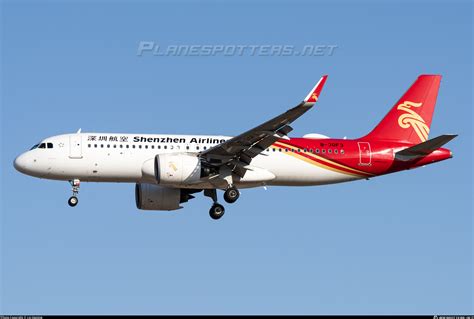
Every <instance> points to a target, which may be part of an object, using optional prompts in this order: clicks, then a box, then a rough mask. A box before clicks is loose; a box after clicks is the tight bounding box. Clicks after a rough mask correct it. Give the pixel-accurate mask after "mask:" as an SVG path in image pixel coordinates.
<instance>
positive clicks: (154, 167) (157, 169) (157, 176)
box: [142, 153, 201, 185]
mask: <svg viewBox="0 0 474 319" xmlns="http://www.w3.org/2000/svg"><path fill="white" fill-rule="evenodd" d="M142 175H143V177H144V178H145V179H146V180H148V181H150V182H151V183H153V182H154V183H157V184H163V185H173V184H192V183H196V182H198V181H199V180H200V178H201V161H200V159H199V158H198V157H197V156H193V155H187V154H179V153H177V154H159V155H156V156H155V158H152V159H149V160H148V161H146V162H145V163H143V166H142Z"/></svg>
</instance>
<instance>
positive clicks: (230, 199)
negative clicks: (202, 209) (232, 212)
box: [204, 186, 240, 219]
mask: <svg viewBox="0 0 474 319" xmlns="http://www.w3.org/2000/svg"><path fill="white" fill-rule="evenodd" d="M204 196H207V197H210V198H212V201H213V202H214V203H213V204H212V206H211V209H210V210H209V216H211V218H212V219H220V218H222V216H224V213H225V208H224V206H222V205H221V204H219V203H218V202H217V191H216V190H215V189H205V190H204ZM239 196H240V193H239V190H238V189H237V188H235V187H234V186H231V187H229V188H227V189H226V191H225V192H224V200H225V201H226V202H227V203H235V201H236V200H237V199H239Z"/></svg>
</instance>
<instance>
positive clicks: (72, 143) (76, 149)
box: [69, 134, 82, 158]
mask: <svg viewBox="0 0 474 319" xmlns="http://www.w3.org/2000/svg"><path fill="white" fill-rule="evenodd" d="M69 157H70V158H82V135H81V134H73V135H70V136H69Z"/></svg>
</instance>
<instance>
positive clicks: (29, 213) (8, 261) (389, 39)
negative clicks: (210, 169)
mask: <svg viewBox="0 0 474 319" xmlns="http://www.w3.org/2000/svg"><path fill="white" fill-rule="evenodd" d="M1 11H2V17H1V28H2V30H1V32H2V36H1V52H2V55H1V56H2V61H1V134H2V139H1V140H2V156H1V166H2V173H1V175H0V176H1V205H2V206H1V207H2V208H1V225H2V227H1V232H2V234H1V235H2V236H1V242H2V245H1V256H0V257H1V298H0V302H1V303H0V307H1V308H0V310H1V312H2V313H20V314H41V313H44V314H65V313H80V314H88V313H126V314H130V313H140V314H175V313H180V314H182V313H229V314H234V313H239V314H247V313H299V314H308V313H316V314H346V313H359V314H372V313H397V314H404V313H419V314H420V313H421V314H446V313H449V314H455V313H472V312H473V310H474V308H473V291H472V289H473V270H472V269H473V264H472V254H473V235H472V228H473V222H472V212H473V203H472V191H473V190H472V160H473V158H472V151H473V149H472V145H473V143H472V142H473V140H472V135H473V134H472V133H473V132H472V119H473V117H472V115H473V114H472V88H473V81H472V53H473V52H472V12H473V11H472V3H470V2H468V1H444V2H443V1H437V2H434V3H428V2H425V1H418V2H416V1H410V2H408V1H401V2H397V1H392V2H386V3H385V4H384V5H381V4H377V3H376V2H375V1H368V2H358V3H352V2H343V1H339V2H338V1H336V2H331V1H327V2H326V1H324V2H309V1H308V2H306V1H302V2H298V1H278V2H274V3H270V2H267V1H260V2H258V1H256V2H250V1H248V2H247V1H243V2H229V3H227V4H219V3H215V2H211V1H203V2H200V3H193V2H188V1H178V2H171V1H170V2H168V1H165V2H151V1H146V2H137V1H133V2H132V1H129V2H127V1H122V2H120V3H119V4H112V3H111V2H108V1H103V2H95V3H94V2H91V1H83V2H72V1H68V2H66V1H64V2H62V1H48V2H41V1H35V2H33V1H32V2H25V1H2V7H1ZM140 41H155V42H157V43H159V44H160V45H174V44H188V45H191V44H254V45H265V44H283V45H293V46H295V47H302V46H304V45H307V44H309V45H312V44H315V45H336V46H337V48H336V50H335V52H334V54H333V55H332V56H328V55H326V56H270V57H269V56H266V57H265V56H264V57H262V56H230V57H229V56H213V57H210V56H208V57H202V56H201V57H196V56H195V57H189V56H188V57H186V56H176V57H157V56H153V55H150V54H148V55H144V56H141V57H138V56H137V55H136V52H137V47H138V43H139V42H140ZM423 73H436V74H442V75H443V80H442V83H441V89H440V93H439V97H438V103H437V109H436V111H435V115H434V118H433V123H432V126H431V134H430V136H431V137H434V136H437V135H440V134H443V133H457V134H459V137H458V138H457V139H455V140H454V141H452V142H451V143H450V144H449V147H450V148H451V149H452V150H453V152H454V158H453V159H451V160H449V161H445V162H441V163H437V164H434V165H430V166H427V167H424V168H420V169H416V170H413V171H407V172H401V173H398V174H394V175H389V176H383V177H380V178H374V179H372V180H370V181H365V180H364V181H358V182H352V183H347V184H339V185H331V186H320V187H307V188H288V187H274V188H269V189H268V190H266V191H265V190H264V189H262V188H259V189H252V190H245V191H243V193H242V195H241V198H240V199H239V201H238V202H237V203H235V204H233V205H228V206H227V210H226V216H225V217H224V218H223V219H222V220H220V221H218V222H215V221H213V220H211V219H210V218H209V216H208V209H209V206H210V204H211V203H210V200H209V199H208V198H204V197H203V196H202V195H199V196H198V197H197V198H196V199H194V200H193V201H191V202H189V203H187V204H186V205H185V209H182V210H180V211H177V212H171V213H168V212H142V211H138V210H137V209H136V208H135V202H134V185H131V184H83V185H82V187H81V193H80V204H79V205H78V206H77V207H76V208H74V209H71V208H69V207H68V206H67V203H66V202H67V198H68V197H69V196H70V186H69V185H68V184H67V183H66V182H55V181H46V180H39V179H35V178H32V177H28V176H24V175H21V174H20V173H18V172H16V171H15V170H14V168H13V166H12V161H13V159H14V158H15V156H17V155H18V154H20V153H21V152H23V151H25V150H26V149H28V148H29V147H30V146H31V145H33V144H34V143H35V142H37V141H39V140H40V139H42V138H45V137H47V136H51V135H57V134H61V133H68V132H73V131H76V130H77V129H78V128H82V130H83V131H89V132H92V131H99V132H130V133H133V132H137V133H138V132H140V133H183V134H223V135H233V134H238V133H241V132H243V131H244V130H246V129H248V128H251V127H253V126H255V125H257V124H260V123H261V122H263V121H265V120H267V119H269V118H271V117H272V116H274V115H276V114H279V113H281V112H283V111H285V110H286V109H287V108H289V107H292V106H294V105H295V104H296V103H298V102H299V101H300V100H301V99H302V98H303V97H304V96H305V94H306V93H307V91H308V90H309V89H310V88H311V87H312V85H314V83H315V81H317V80H318V79H319V77H320V76H321V75H322V74H329V79H328V81H327V84H326V87H325V90H324V92H323V94H322V95H321V98H320V100H319V102H318V104H317V107H316V108H314V109H313V110H311V112H309V113H307V114H306V115H305V116H304V117H302V118H300V119H299V120H298V121H297V122H295V123H294V125H293V126H294V128H295V130H294V131H293V132H292V136H301V135H303V134H306V133H322V134H325V135H329V136H333V137H343V136H347V137H349V138H351V137H359V136H361V135H363V134H365V133H366V132H368V131H369V130H370V129H371V128H372V127H373V126H374V125H375V124H376V123H377V122H378V121H379V120H380V119H381V118H382V117H383V115H384V114H385V113H386V112H387V111H388V109H389V108H390V107H391V106H392V105H393V104H394V102H395V101H396V100H397V99H398V98H399V97H400V96H401V94H403V92H404V91H405V90H406V89H407V88H408V86H409V85H410V84H411V83H412V82H413V81H414V80H415V78H416V77H417V76H418V75H419V74H423ZM220 196H221V195H220Z"/></svg>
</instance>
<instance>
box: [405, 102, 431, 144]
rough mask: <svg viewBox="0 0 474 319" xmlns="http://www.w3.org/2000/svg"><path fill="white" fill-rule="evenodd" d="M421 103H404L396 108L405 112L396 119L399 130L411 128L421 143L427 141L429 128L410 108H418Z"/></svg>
mask: <svg viewBox="0 0 474 319" xmlns="http://www.w3.org/2000/svg"><path fill="white" fill-rule="evenodd" d="M422 105H423V103H415V102H411V101H405V102H403V103H401V104H399V105H398V106H397V110H401V111H405V113H403V114H401V115H400V116H399V117H398V125H400V127H401V128H409V127H410V126H411V127H413V129H414V130H415V133H416V135H418V137H419V138H420V140H421V141H422V142H425V141H426V140H427V139H428V134H429V133H430V128H429V126H428V125H427V124H426V123H425V120H424V119H423V118H422V117H421V116H420V115H419V114H418V113H416V112H415V111H414V110H413V109H411V107H413V108H415V107H420V106H422Z"/></svg>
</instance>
